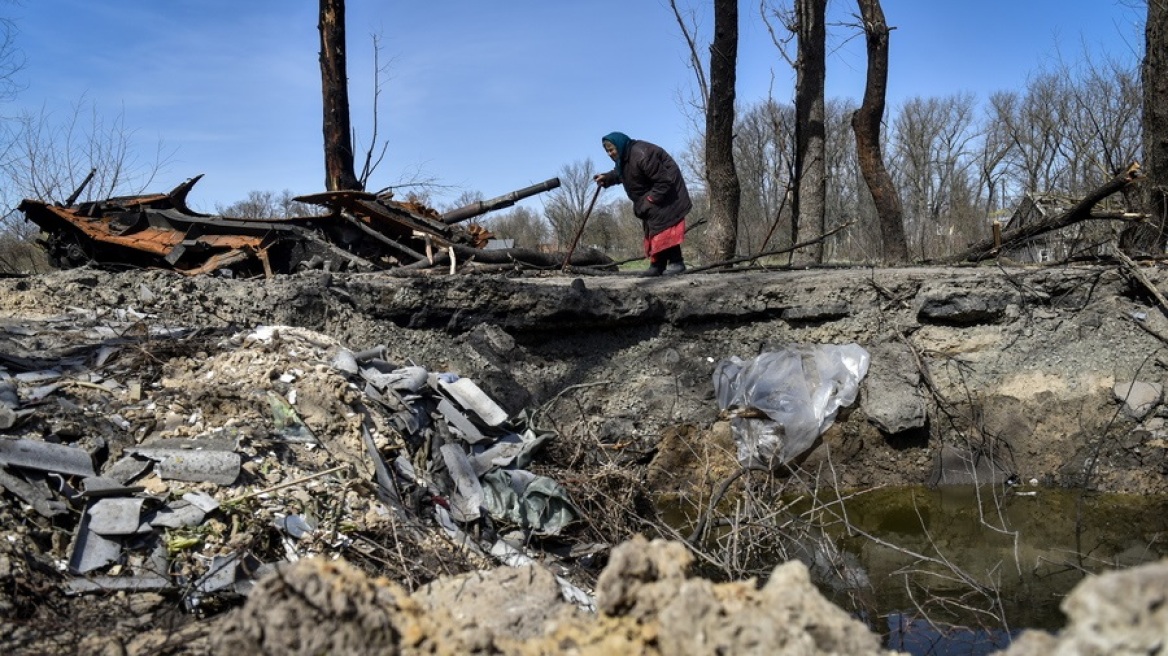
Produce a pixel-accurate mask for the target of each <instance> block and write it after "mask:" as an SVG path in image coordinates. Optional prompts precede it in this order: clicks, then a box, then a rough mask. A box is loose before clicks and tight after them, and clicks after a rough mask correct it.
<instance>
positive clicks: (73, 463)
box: [0, 439, 97, 476]
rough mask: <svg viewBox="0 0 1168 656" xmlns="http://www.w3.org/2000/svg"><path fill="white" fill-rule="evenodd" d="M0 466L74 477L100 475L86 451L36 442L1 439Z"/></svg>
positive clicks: (62, 445)
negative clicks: (94, 469)
mask: <svg viewBox="0 0 1168 656" xmlns="http://www.w3.org/2000/svg"><path fill="white" fill-rule="evenodd" d="M0 464H3V465H8V466H11V467H24V468H26V469H36V470H38V471H48V472H57V473H59V474H72V475H74V476H96V475H97V472H95V471H93V459H92V458H90V456H89V452H88V451H86V450H85V449H79V448H77V447H73V446H66V445H64V444H53V443H51V442H40V441H37V440H23V439H17V440H11V439H0Z"/></svg>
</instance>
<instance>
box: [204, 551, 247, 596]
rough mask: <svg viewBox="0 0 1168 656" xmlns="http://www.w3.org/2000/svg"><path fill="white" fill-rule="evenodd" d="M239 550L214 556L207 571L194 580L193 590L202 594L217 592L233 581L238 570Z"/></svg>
mask: <svg viewBox="0 0 1168 656" xmlns="http://www.w3.org/2000/svg"><path fill="white" fill-rule="evenodd" d="M239 560H240V555H239V552H238V551H237V552H234V553H232V554H230V555H227V556H215V557H214V558H212V559H211V566H210V567H209V568H208V569H207V573H206V574H204V575H203V576H201V577H199V579H198V580H197V581H195V590H196V591H198V592H201V593H203V594H209V593H211V592H218V591H219V590H223V589H224V588H227V587H228V586H231V585H233V584H234V583H235V579H236V577H237V575H238V571H239Z"/></svg>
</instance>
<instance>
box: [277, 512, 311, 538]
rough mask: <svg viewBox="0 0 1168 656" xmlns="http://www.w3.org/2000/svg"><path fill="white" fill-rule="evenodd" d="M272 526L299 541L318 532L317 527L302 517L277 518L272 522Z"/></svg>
mask: <svg viewBox="0 0 1168 656" xmlns="http://www.w3.org/2000/svg"><path fill="white" fill-rule="evenodd" d="M272 525H273V526H275V527H276V528H278V529H280V530H281V531H283V532H284V533H287V534H288V535H290V536H292V537H294V538H296V539H297V540H299V539H300V538H302V537H304V536H305V535H308V534H309V533H311V532H313V531H314V530H316V527H315V526H313V525H312V524H311V523H310V522H309V521H308V520H306V519H304V517H303V516H302V515H287V516H284V517H277V518H276V519H274V520H272Z"/></svg>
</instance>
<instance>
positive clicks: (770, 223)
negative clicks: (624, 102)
mask: <svg viewBox="0 0 1168 656" xmlns="http://www.w3.org/2000/svg"><path fill="white" fill-rule="evenodd" d="M1141 104H1142V90H1141V86H1140V77H1139V71H1138V69H1137V67H1136V65H1135V64H1134V63H1131V62H1123V61H1119V60H1116V59H1107V60H1104V61H1092V60H1090V59H1087V60H1084V61H1082V62H1079V63H1078V64H1076V65H1074V66H1072V65H1069V64H1067V65H1063V66H1060V67H1058V68H1056V69H1054V70H1048V71H1043V72H1041V73H1039V74H1036V75H1034V76H1033V77H1032V78H1031V79H1030V81H1029V83H1028V84H1027V86H1026V88H1025V89H1022V90H1019V91H1000V92H997V93H995V94H993V95H991V96H990V97H989V98H984V99H979V98H976V97H975V96H973V95H971V94H959V95H953V96H945V97H926V96H917V97H913V98H910V99H908V100H907V101H905V102H903V103H900V104H899V105H896V106H891V105H890V107H889V116H887V117H886V135H887V137H886V143H885V146H884V148H885V153H884V154H885V158H886V161H887V165H888V168H889V171H890V173H891V174H892V177H893V180H894V181H895V183H896V186H897V189H898V191H899V193H900V197H901V201H902V203H903V206H904V217H903V218H904V227H905V235H906V238H907V241H908V244H909V252H910V259H912V260H917V261H919V260H934V259H941V258H944V257H946V256H948V255H952V254H954V253H957V252H961V251H963V250H964V249H965V248H966V246H967V245H969V244H970V243H972V242H975V241H978V240H981V239H985V238H986V237H988V236H989V235H990V231H991V225H992V221H994V220H1001V221H1003V222H1004V221H1006V220H1008V219H1009V218H1010V215H1011V214H1012V213H1013V211H1014V209H1015V208H1016V206H1017V205H1018V203H1019V201H1020V200H1021V199H1022V198H1023V197H1024V196H1025V194H1027V193H1030V192H1038V193H1043V194H1058V195H1062V196H1066V197H1068V198H1075V197H1078V196H1081V195H1083V194H1085V193H1086V192H1088V191H1090V190H1092V189H1094V188H1096V187H1098V186H1099V185H1100V184H1101V183H1103V182H1104V181H1106V180H1108V179H1109V178H1111V177H1112V176H1114V175H1116V174H1117V173H1120V172H1122V171H1123V170H1125V169H1126V168H1127V166H1128V165H1130V164H1131V163H1132V162H1134V161H1138V160H1139V159H1140V147H1141ZM856 108H857V103H855V102H854V101H850V100H841V99H834V100H829V101H828V102H827V103H826V119H827V120H826V125H825V131H826V135H827V148H826V164H827V226H826V227H827V230H828V231H830V230H832V229H833V228H836V227H839V226H841V225H844V224H850V225H849V226H848V228H847V229H846V230H842V231H840V232H839V233H837V234H835V235H832V236H831V237H829V238H827V239H826V240H825V242H824V245H825V248H824V259H825V261H827V262H834V263H846V262H856V263H863V262H876V261H878V260H879V259H880V253H881V249H882V245H881V236H880V231H879V229H878V226H877V221H876V215H875V208H874V207H873V204H872V201H871V196H870V194H869V193H868V191H867V188H866V186H865V184H864V181H863V178H862V177H861V174H860V170H859V165H858V162H857V158H856V147H855V139H854V135H853V132H852V129H851V125H850V121H851V116H852V113H853V112H854V111H855V110H856ZM794 122H795V112H794V108H793V107H792V106H791V105H790V104H786V103H780V102H776V101H774V100H764V101H761V102H756V103H754V104H751V105H748V106H745V107H740V109H739V111H738V118H737V121H736V126H735V140H734V147H735V162H736V166H737V168H738V174H739V179H740V180H741V187H742V202H741V208H740V213H739V227H738V248H737V250H738V253H739V254H741V255H751V254H756V253H761V252H767V251H773V250H777V249H782V248H785V247H787V246H790V245H791V244H792V243H794V242H793V240H794V239H798V240H800V241H803V240H806V239H807V238H808V237H811V236H813V235H810V234H808V229H807V228H806V227H803V228H802V229H801V231H800V232H799V233H798V236H797V237H796V232H795V230H794V226H793V224H792V217H791V203H790V197H791V193H792V189H791V184H792V182H791V180H792V171H793V161H794ZM638 136H641V137H643V138H646V139H649V140H652V135H638ZM702 143H703V141H702V139H700V138H697V137H695V138H694V139H693V140H692V141H691V148H690V149H689V150H688V152H686V153H683V154H681V157H680V158H679V159H681V160H682V161H684V162H685V163H686V164H687V168H688V171H687V180H688V182H689V185H690V191H691V193H692V194H693V195H694V197H695V210H694V213H693V216H692V217H691V221H690V223H691V224H693V223H696V222H697V221H699V220H700V219H701V218H702V217H703V215H704V212H705V211H706V210H705V208H706V194H705V189H704V184H703V177H702V174H701V163H702V162H704V161H705V158H704V155H703V153H702V152H701V144H702ZM605 164H607V162H606V163H605ZM606 168H607V167H606ZM594 172H595V165H594V164H593V163H592V162H591V161H582V162H573V163H570V164H567V165H565V166H564V167H563V168H562V170H561V171H560V173H559V176H560V178H561V180H562V181H563V187H561V188H560V189H558V190H556V191H553V192H550V193H549V194H546V195H544V196H541V197H540V199H542V201H543V207H542V208H540V207H539V206H538V205H537V204H536V203H533V202H531V201H528V203H527V204H525V205H523V206H519V207H516V208H513V209H511V210H509V211H507V212H500V213H496V214H492V215H488V216H487V217H486V218H485V222H486V223H487V224H488V226H489V227H490V228H491V229H492V230H493V231H495V232H496V233H497V234H498V235H499V236H501V237H506V238H512V239H515V240H516V241H517V242H518V243H522V244H524V245H527V246H532V245H536V244H545V245H547V247H549V248H560V247H563V246H564V245H566V244H567V243H569V242H570V241H571V239H572V236H573V235H574V233H575V230H576V228H577V227H578V225H579V221H580V219H582V218H583V213H584V211H585V209H586V207H587V204H588V200H589V199H590V194H591V191H592V187H591V178H592V174H593V173H594ZM701 229H702V227H701V226H699V227H698V228H697V230H701ZM583 243H587V244H589V245H593V246H597V247H599V248H602V249H604V250H605V251H606V252H608V253H610V254H612V255H613V256H614V257H617V258H618V259H619V258H622V257H637V256H638V254H639V253H638V251H639V245H640V225H639V222H638V221H637V220H636V219H635V218H634V217H633V216H632V214H631V208H629V207H628V202H627V201H626V200H624V198H623V194H621V193H620V191H619V188H614V189H613V190H609V191H608V192H606V193H605V194H604V195H602V196H601V202H600V203H598V205H597V207H596V208H595V209H594V210H593V213H592V215H591V216H590V217H589V218H588V221H587V225H586V228H585V231H584V237H583ZM691 244H692V245H693V248H694V249H697V250H700V249H701V248H702V246H703V244H702V240H700V239H695V240H691Z"/></svg>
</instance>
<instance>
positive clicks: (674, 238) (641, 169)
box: [595, 132, 693, 276]
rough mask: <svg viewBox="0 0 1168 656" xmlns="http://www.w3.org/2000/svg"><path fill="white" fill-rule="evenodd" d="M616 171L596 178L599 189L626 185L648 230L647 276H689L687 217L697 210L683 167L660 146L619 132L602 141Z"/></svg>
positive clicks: (646, 230) (630, 197)
mask: <svg viewBox="0 0 1168 656" xmlns="http://www.w3.org/2000/svg"><path fill="white" fill-rule="evenodd" d="M601 143H603V144H604V150H605V152H607V153H608V156H609V157H611V158H612V161H613V162H615V163H616V167H615V168H614V169H613V170H611V171H609V172H607V173H601V174H599V175H597V176H596V178H595V180H596V184H598V185H600V186H602V187H611V186H612V185H615V184H618V183H619V184H623V185H624V186H625V193H626V194H628V196H629V200H631V201H633V214H635V215H636V216H637V218H638V219H640V220H641V223H642V224H643V225H644V228H645V255H647V256H648V257H649V268H648V269H647V270H646V271H645V274H644V275H646V276H659V275H661V274H666V275H669V274H676V273H681V272H683V271H685V260H684V259H683V258H682V256H681V243H682V241H684V240H685V217H686V214H687V213H688V212H689V211H690V210H691V209H692V208H693V203H692V202H690V199H689V190H688V189H686V187H685V179H683V178H682V176H681V169H679V168H678V167H677V163H676V162H674V161H673V158H672V157H670V156H669V153H667V152H665V149H663V148H661V147H660V146H657V145H654V144H651V143H649V142H648V141H639V140H637V139H630V138H629V137H628V135H626V134H624V133H623V132H613V133H610V134H608V135H606V136H605V137H604V139H603V140H602V141H601Z"/></svg>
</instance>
